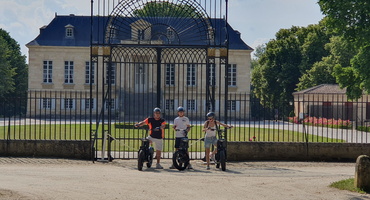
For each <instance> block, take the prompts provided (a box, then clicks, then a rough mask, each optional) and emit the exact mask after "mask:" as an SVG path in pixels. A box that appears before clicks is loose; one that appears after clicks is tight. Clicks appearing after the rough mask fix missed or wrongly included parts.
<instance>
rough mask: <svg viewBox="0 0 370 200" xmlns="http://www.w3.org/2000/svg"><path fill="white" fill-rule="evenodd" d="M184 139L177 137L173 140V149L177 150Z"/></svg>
mask: <svg viewBox="0 0 370 200" xmlns="http://www.w3.org/2000/svg"><path fill="white" fill-rule="evenodd" d="M183 138H185V137H177V138H175V148H176V149H178V148H180V144H181V140H182V139H183Z"/></svg>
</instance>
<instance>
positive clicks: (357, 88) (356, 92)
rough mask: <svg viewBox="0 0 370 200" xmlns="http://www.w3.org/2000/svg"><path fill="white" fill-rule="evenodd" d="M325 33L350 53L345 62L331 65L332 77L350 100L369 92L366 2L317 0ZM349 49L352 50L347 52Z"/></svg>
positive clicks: (369, 8)
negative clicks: (327, 31)
mask: <svg viewBox="0 0 370 200" xmlns="http://www.w3.org/2000/svg"><path fill="white" fill-rule="evenodd" d="M319 5H320V8H321V10H322V12H323V13H324V14H325V15H326V18H325V23H326V25H327V27H328V30H329V31H331V32H333V33H335V34H337V35H338V36H340V37H342V38H343V41H344V42H345V44H347V45H349V46H353V48H352V49H346V50H347V51H349V52H350V54H353V56H352V57H351V58H350V59H347V57H345V58H346V59H347V61H348V63H338V64H336V65H335V67H334V70H333V74H334V76H335V77H336V81H337V82H338V83H339V85H340V87H341V88H346V89H347V96H348V97H349V98H350V99H357V98H360V97H361V96H362V94H363V91H366V92H368V93H369V92H370V84H369V79H370V73H369V71H368V68H369V66H370V60H369V59H368V58H369V57H370V51H369V48H370V3H369V1H368V0H336V1H331V0H319ZM351 50H353V51H351Z"/></svg>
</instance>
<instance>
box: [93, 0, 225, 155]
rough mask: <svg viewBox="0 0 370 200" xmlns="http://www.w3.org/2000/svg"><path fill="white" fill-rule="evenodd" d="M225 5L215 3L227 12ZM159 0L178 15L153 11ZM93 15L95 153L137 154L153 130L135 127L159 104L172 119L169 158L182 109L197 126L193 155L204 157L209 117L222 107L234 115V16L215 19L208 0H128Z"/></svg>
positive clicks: (167, 146) (167, 144)
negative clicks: (230, 23)
mask: <svg viewBox="0 0 370 200" xmlns="http://www.w3.org/2000/svg"><path fill="white" fill-rule="evenodd" d="M210 2H214V1H210ZM222 2H223V1H221V0H220V3H221V4H219V5H215V8H216V7H217V8H219V9H222V7H221V5H222ZM204 3H206V1H204ZM226 3H227V1H226ZM153 5H155V6H158V5H159V6H160V9H158V10H156V11H159V10H161V11H162V10H164V9H166V8H167V7H168V6H169V7H171V6H174V7H171V8H172V9H174V10H173V12H175V13H177V15H176V14H175V15H173V16H172V14H171V16H162V14H160V12H154V14H153V10H152V9H153V8H150V7H153ZM226 5H227V4H226ZM92 10H93V9H92ZM148 13H149V14H148ZM220 14H221V12H220ZM94 18H95V17H93V14H92V33H93V34H92V40H91V61H92V63H93V65H92V66H94V67H93V68H94V70H90V78H91V79H92V78H94V79H96V80H94V81H90V101H91V104H95V105H96V106H95V107H94V109H95V111H94V112H95V113H96V117H95V119H96V121H95V122H94V120H93V119H91V129H93V130H95V132H94V133H93V136H94V137H93V141H92V145H93V146H94V149H95V152H94V157H95V158H101V159H103V160H104V159H106V158H108V160H110V159H112V158H134V157H136V151H137V150H138V148H139V145H140V144H139V143H140V140H139V138H141V137H144V135H145V134H147V133H145V131H144V130H139V129H135V128H134V127H133V125H134V124H135V123H136V122H138V121H141V120H144V119H145V118H146V117H148V116H150V115H152V110H153V108H154V107H160V108H161V109H162V113H163V117H164V118H165V119H166V121H167V123H168V124H169V125H168V126H167V128H166V130H165V142H164V150H163V152H164V154H163V157H164V158H169V157H170V156H171V155H172V154H171V153H166V152H172V151H173V146H174V132H173V131H172V129H171V128H170V127H171V123H172V122H173V120H174V118H175V117H176V116H177V112H176V109H177V107H178V106H183V107H184V108H185V109H186V110H187V112H186V115H187V116H188V117H189V119H190V120H191V123H192V125H194V128H193V129H192V131H191V134H190V139H191V148H190V151H191V152H193V153H192V154H191V157H192V158H201V157H203V155H202V153H200V152H204V149H203V144H202V143H201V142H200V140H199V139H200V138H202V137H203V133H202V131H201V124H202V121H203V120H204V116H205V114H206V113H207V112H209V111H220V113H222V117H223V120H227V111H226V107H227V106H226V105H225V102H227V95H226V94H227V87H226V86H225V82H226V81H227V75H228V73H227V66H228V64H227V63H228V59H227V58H228V48H227V43H228V41H227V31H226V30H227V29H226V28H224V27H226V23H227V21H226V20H221V19H218V20H217V19H211V18H210V17H208V14H207V12H206V10H205V9H204V8H203V7H202V5H201V1H199V2H197V1H192V0H188V1H174V0H173V1H150V0H146V1H145V0H143V1H121V2H118V3H117V5H115V6H114V8H113V10H112V12H111V13H110V14H109V16H104V15H103V16H101V17H98V20H95V19H94ZM99 18H100V19H99ZM94 22H95V23H97V24H96V26H97V27H98V28H97V29H96V26H94ZM94 27H95V29H94ZM100 29H103V30H104V32H102V33H101V35H99V34H96V33H95V32H94V30H98V31H99V30H100ZM94 36H96V37H97V39H94ZM216 71H217V73H216ZM216 74H217V76H216ZM223 110H225V111H224V112H222V111H223ZM91 112H92V113H93V111H91Z"/></svg>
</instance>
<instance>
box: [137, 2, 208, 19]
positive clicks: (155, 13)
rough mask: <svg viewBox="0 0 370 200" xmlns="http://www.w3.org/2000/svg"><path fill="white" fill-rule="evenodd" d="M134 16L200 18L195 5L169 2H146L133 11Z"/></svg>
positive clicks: (200, 15)
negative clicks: (140, 7)
mask: <svg viewBox="0 0 370 200" xmlns="http://www.w3.org/2000/svg"><path fill="white" fill-rule="evenodd" d="M133 14H134V16H136V17H188V18H201V17H202V14H200V13H199V12H198V11H197V10H196V8H195V7H193V6H190V5H181V4H174V3H171V2H148V3H146V4H145V5H144V7H143V8H142V9H138V10H135V11H134V12H133Z"/></svg>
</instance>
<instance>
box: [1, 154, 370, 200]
mask: <svg viewBox="0 0 370 200" xmlns="http://www.w3.org/2000/svg"><path fill="white" fill-rule="evenodd" d="M136 164H137V162H136V160H114V161H113V162H111V163H101V162H95V163H92V162H91V161H81V160H66V159H37V158H3V157H0V199H63V200H64V199H161V200H163V199H164V200H166V199H171V200H172V199H213V200H214V199H233V200H237V199H252V200H255V199H258V200H264V199H276V200H280V199H281V200H283V199H284V200H285V199H305V200H309V199H313V200H316V199H327V200H329V199H330V200H332V199H335V200H344V199H350V200H360V199H364V200H365V199H370V195H362V194H357V193H352V192H348V191H340V190H337V189H334V188H330V187H328V185H329V184H330V183H332V182H335V181H339V180H342V179H346V178H351V177H353V175H354V170H355V168H354V167H355V164H354V163H317V162H316V163H315V162H232V163H228V165H227V168H228V170H227V171H225V172H223V171H220V170H219V169H216V168H214V167H212V168H211V170H206V169H205V165H204V164H203V162H202V161H199V160H194V161H192V164H193V166H194V170H185V171H177V170H170V169H168V167H169V166H170V164H171V160H168V159H164V160H163V161H162V165H163V166H164V167H165V169H163V170H156V169H146V168H144V170H143V171H142V172H139V171H137V169H136Z"/></svg>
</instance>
